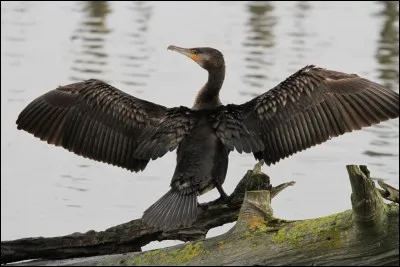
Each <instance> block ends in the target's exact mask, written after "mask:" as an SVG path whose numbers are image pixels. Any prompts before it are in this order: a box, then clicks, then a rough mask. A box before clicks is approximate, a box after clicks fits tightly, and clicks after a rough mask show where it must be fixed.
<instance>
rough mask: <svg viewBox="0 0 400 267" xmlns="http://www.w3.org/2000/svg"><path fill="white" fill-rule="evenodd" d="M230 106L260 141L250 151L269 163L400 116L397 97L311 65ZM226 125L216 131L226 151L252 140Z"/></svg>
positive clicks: (353, 77)
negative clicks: (246, 99)
mask: <svg viewBox="0 0 400 267" xmlns="http://www.w3.org/2000/svg"><path fill="white" fill-rule="evenodd" d="M228 107H229V108H230V109H234V110H236V112H237V113H239V114H240V116H239V117H240V118H239V120H238V121H237V122H236V124H241V125H242V126H241V128H242V129H246V130H247V131H248V132H250V133H251V134H252V135H253V136H255V137H256V138H255V140H256V141H258V139H261V141H262V145H259V146H258V147H257V146H251V147H250V148H251V152H253V153H254V156H255V157H256V158H257V159H264V160H265V161H266V163H267V164H271V163H276V162H278V161H279V160H281V159H283V158H285V157H288V156H290V155H292V154H294V153H297V152H299V151H302V150H305V149H307V148H310V147H312V146H315V145H318V144H321V143H322V142H325V141H327V140H329V139H330V138H332V137H336V136H339V135H343V134H345V133H348V132H351V131H354V130H360V129H361V128H362V127H368V126H371V125H373V124H377V123H380V122H382V121H386V120H389V119H393V118H398V117H399V95H398V93H396V92H394V91H392V90H390V89H387V88H385V87H383V86H381V85H379V84H376V83H374V82H372V81H369V80H367V79H364V78H362V77H359V76H357V75H355V74H346V73H341V72H337V71H331V70H326V69H322V68H316V67H314V66H307V67H305V68H303V69H301V70H299V71H298V72H296V73H295V74H293V75H292V76H290V77H289V78H287V79H286V80H285V81H283V82H282V83H280V84H279V85H277V86H276V87H274V88H273V89H271V90H270V91H268V92H266V93H264V94H262V95H260V96H258V97H256V98H254V99H252V100H251V101H249V102H247V103H244V104H242V105H228V106H227V108H228ZM219 114H222V112H220V113H219ZM220 121H221V120H220ZM226 127H227V124H225V125H223V126H219V127H218V128H217V132H218V131H219V135H223V136H225V139H226V136H229V138H228V139H229V141H226V140H224V139H221V140H222V141H223V142H224V144H225V145H226V146H227V147H230V145H229V144H232V143H237V144H239V143H247V142H248V138H249V136H248V135H245V138H237V137H236V136H235V135H234V134H232V131H226V130H223V129H224V128H226ZM229 142H230V143H229ZM234 146H235V148H236V149H237V148H238V147H240V145H234ZM238 150H239V151H240V149H238ZM245 152H247V151H245Z"/></svg>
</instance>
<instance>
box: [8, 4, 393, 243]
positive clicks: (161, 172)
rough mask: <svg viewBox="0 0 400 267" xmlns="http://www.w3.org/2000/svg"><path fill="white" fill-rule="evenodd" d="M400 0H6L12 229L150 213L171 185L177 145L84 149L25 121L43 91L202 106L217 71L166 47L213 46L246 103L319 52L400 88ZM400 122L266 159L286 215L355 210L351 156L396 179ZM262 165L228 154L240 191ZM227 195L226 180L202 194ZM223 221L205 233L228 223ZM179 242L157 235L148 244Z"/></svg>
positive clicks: (53, 230) (81, 228)
mask: <svg viewBox="0 0 400 267" xmlns="http://www.w3.org/2000/svg"><path fill="white" fill-rule="evenodd" d="M398 19H399V4H398V2H395V1H393V2H389V1H374V2H351V1H345V2H327V1H324V2H308V1H295V2H274V1H262V2H248V1H243V2H234V1H231V2H222V1H213V2H142V1H135V2H114V1H112V2H111V1H109V2H108V1H96V2H95V1H93V2H89V1H79V2H58V1H54V2H1V240H10V239H17V238H23V237H36V236H45V237H50V236H60V235H66V234H70V233H73V232H86V231H88V230H90V229H94V230H98V231H99V230H105V229H106V228H108V227H111V226H114V225H117V224H121V223H124V222H127V221H130V220H133V219H136V218H140V217H141V215H142V212H143V211H144V210H145V209H146V208H148V207H149V206H150V205H151V204H153V203H154V202H155V201H156V200H157V199H158V198H159V197H160V196H162V195H163V194H164V193H165V192H166V191H167V190H168V186H169V183H170V179H171V177H172V174H173V171H174V167H175V152H171V153H168V154H167V155H165V156H164V157H163V158H161V159H158V160H156V161H152V162H150V163H149V164H148V166H147V168H146V169H145V170H144V171H143V172H140V173H131V172H129V171H126V170H124V169H121V168H118V167H114V166H111V165H107V164H104V163H99V162H95V161H92V160H89V159H86V158H82V157H79V156H77V155H75V154H73V153H70V152H68V151H66V150H64V149H61V148H59V147H54V146H50V145H48V144H47V143H45V142H42V141H40V140H39V139H37V138H35V137H33V136H32V135H30V134H27V133H26V132H23V131H18V130H17V129H16V125H15V121H16V118H17V116H18V114H19V112H21V111H22V109H23V108H24V107H25V106H26V105H27V104H28V103H29V102H31V101H32V100H33V99H34V98H36V97H38V96H40V95H41V94H43V93H45V92H47V91H49V90H52V89H54V88H56V87H57V86H58V85H64V84H67V83H71V82H75V81H81V80H84V79H89V78H97V79H102V80H104V81H106V82H108V83H111V84H112V85H114V86H115V87H117V88H119V89H121V90H123V91H125V92H127V93H129V94H131V95H134V96H136V97H138V98H141V99H145V100H148V101H152V102H156V103H158V104H162V105H165V106H168V107H173V106H179V105H185V106H191V105H192V103H193V101H194V97H195V95H196V93H197V91H198V89H199V88H200V87H201V86H202V85H203V84H204V82H205V79H206V77H207V74H206V72H205V71H204V70H203V69H201V68H200V67H199V66H198V65H197V64H194V63H193V62H192V61H190V60H188V59H187V58H185V57H182V56H180V55H178V54H177V53H173V52H171V51H167V47H168V45H171V44H173V45H178V46H183V47H196V46H211V47H215V48H217V49H219V50H220V51H222V52H223V54H224V56H225V60H226V64H227V73H226V80H225V83H224V86H223V89H222V91H221V100H222V101H223V103H225V104H227V103H243V102H245V101H248V100H250V99H251V98H253V97H255V96H257V95H259V94H261V93H263V92H265V91H267V90H268V89H270V88H272V87H274V86H275V85H277V84H278V83H279V82H281V81H283V80H284V79H285V78H286V77H288V76H289V75H290V74H292V73H293V72H295V71H296V70H298V69H300V68H302V67H304V66H305V65H308V64H315V65H317V66H320V67H324V68H329V69H333V70H337V71H343V72H348V73H356V74H358V75H360V76H363V77H365V78H368V79H371V80H373V81H376V82H378V83H381V84H384V85H386V86H388V87H390V88H391V89H393V90H395V91H397V92H398V90H399V67H398V66H399V40H398V36H399V28H398ZM398 160H399V120H398V119H395V120H390V121H387V122H383V123H381V124H379V125H375V126H372V127H369V128H365V129H363V130H361V131H357V132H353V133H350V134H346V135H343V136H340V137H338V138H334V139H332V140H330V141H328V142H325V143H323V144H322V145H320V146H316V147H313V148H311V149H308V150H306V151H303V152H300V153H297V154H295V155H294V156H292V157H290V158H288V159H285V160H283V161H280V162H279V163H278V164H276V165H273V166H270V167H267V166H264V167H263V171H264V172H265V173H267V174H268V175H269V176H270V177H271V181H272V183H273V184H274V185H277V184H279V183H283V182H288V181H292V180H293V181H295V182H296V184H295V186H294V187H290V188H288V189H286V190H285V191H283V192H282V193H281V194H280V195H279V196H277V197H276V198H274V200H273V203H272V205H273V208H274V213H275V216H277V217H281V218H285V219H307V218H314V217H320V216H325V215H329V214H332V213H336V212H340V211H342V210H345V209H349V208H351V203H350V193H351V187H350V183H349V180H348V176H347V172H346V167H345V166H346V165H347V164H366V165H368V167H369V169H370V171H371V174H372V176H374V177H379V178H382V179H385V181H386V182H387V183H389V184H391V185H393V186H395V187H397V188H398V186H399V163H398ZM255 163H256V161H255V159H254V158H253V156H252V155H250V154H239V153H237V152H234V153H231V156H230V163H229V169H228V175H227V178H226V182H225V184H224V188H225V190H226V191H227V193H231V192H232V191H233V189H234V188H235V186H236V184H237V183H238V182H239V180H240V179H241V178H242V176H243V175H244V174H245V172H246V171H247V170H248V169H252V168H253V165H254V164H255ZM216 197H218V193H217V192H216V190H213V191H211V192H210V193H208V194H207V195H205V196H202V197H201V199H200V200H201V201H209V200H212V199H214V198H216ZM230 227H232V224H227V225H224V226H222V227H219V228H216V229H213V230H211V231H210V232H209V235H208V236H215V235H219V234H221V233H223V232H225V231H227V230H228V229H229V228H230ZM177 243H180V242H179V241H168V242H162V243H159V242H153V243H151V244H149V245H147V246H146V247H145V249H153V248H157V247H161V246H167V245H172V244H177Z"/></svg>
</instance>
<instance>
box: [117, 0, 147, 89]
mask: <svg viewBox="0 0 400 267" xmlns="http://www.w3.org/2000/svg"><path fill="white" fill-rule="evenodd" d="M127 10H128V12H129V13H130V15H129V20H128V22H127V23H128V24H129V25H130V26H129V27H126V28H124V29H123V30H124V33H123V36H121V37H122V38H121V39H120V41H122V42H124V43H126V44H127V45H128V46H127V47H128V48H129V49H127V50H124V51H122V52H118V53H117V57H118V58H119V59H120V60H121V63H122V64H121V69H120V70H119V71H120V72H121V75H122V77H121V78H120V82H121V83H123V84H125V85H128V86H129V87H137V88H138V89H136V88H133V90H135V89H136V90H135V91H134V92H135V93H140V92H141V91H142V88H143V86H144V85H145V84H146V82H147V81H148V79H149V72H150V70H149V69H148V68H146V66H147V65H146V62H147V61H148V59H149V48H148V47H149V44H148V43H147V38H146V37H147V36H146V34H147V30H148V27H149V26H148V24H149V21H150V18H151V12H152V6H151V4H150V3H148V2H144V1H134V2H129V5H128V7H127Z"/></svg>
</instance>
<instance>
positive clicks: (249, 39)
mask: <svg viewBox="0 0 400 267" xmlns="http://www.w3.org/2000/svg"><path fill="white" fill-rule="evenodd" d="M246 7H247V10H248V14H249V16H250V17H249V19H248V21H247V22H246V40H245V41H244V42H243V46H244V47H245V53H246V54H245V58H244V60H245V67H246V69H245V74H244V76H243V82H244V83H245V84H246V85H250V86H251V87H255V91H254V92H249V91H241V92H240V93H241V94H242V95H248V94H249V95H251V96H256V95H258V94H259V93H260V89H257V88H265V84H266V81H267V80H268V78H269V77H268V69H269V68H271V67H272V66H273V65H274V63H275V61H274V57H273V53H274V47H275V40H274V37H275V35H274V26H275V25H276V17H275V15H274V12H273V11H274V6H273V5H272V3H271V2H269V1H260V2H250V3H248V4H247V6H246ZM251 87H250V88H251ZM250 88H249V89H250Z"/></svg>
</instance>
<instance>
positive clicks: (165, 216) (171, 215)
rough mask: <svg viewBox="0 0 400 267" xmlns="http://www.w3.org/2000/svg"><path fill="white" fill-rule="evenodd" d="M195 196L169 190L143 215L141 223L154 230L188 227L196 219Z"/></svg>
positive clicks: (194, 194)
mask: <svg viewBox="0 0 400 267" xmlns="http://www.w3.org/2000/svg"><path fill="white" fill-rule="evenodd" d="M197 211H198V206H197V194H196V192H192V193H189V194H187V193H186V194H184V193H182V192H179V191H177V190H173V189H171V190H170V191H168V192H167V193H166V194H165V195H164V196H162V197H161V198H160V199H159V200H158V201H157V202H155V203H154V204H153V205H152V206H151V207H149V208H148V209H147V210H146V211H145V212H144V214H143V217H142V221H143V222H144V223H146V224H147V225H149V226H152V227H155V228H162V229H164V230H166V229H174V228H178V227H181V226H189V225H190V224H191V223H193V222H194V221H195V220H196V218H197Z"/></svg>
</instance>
